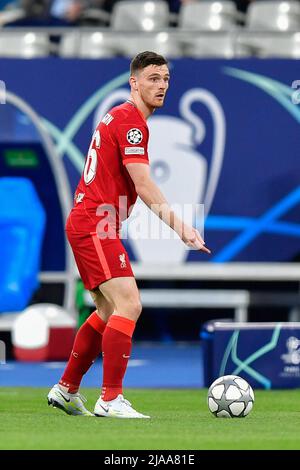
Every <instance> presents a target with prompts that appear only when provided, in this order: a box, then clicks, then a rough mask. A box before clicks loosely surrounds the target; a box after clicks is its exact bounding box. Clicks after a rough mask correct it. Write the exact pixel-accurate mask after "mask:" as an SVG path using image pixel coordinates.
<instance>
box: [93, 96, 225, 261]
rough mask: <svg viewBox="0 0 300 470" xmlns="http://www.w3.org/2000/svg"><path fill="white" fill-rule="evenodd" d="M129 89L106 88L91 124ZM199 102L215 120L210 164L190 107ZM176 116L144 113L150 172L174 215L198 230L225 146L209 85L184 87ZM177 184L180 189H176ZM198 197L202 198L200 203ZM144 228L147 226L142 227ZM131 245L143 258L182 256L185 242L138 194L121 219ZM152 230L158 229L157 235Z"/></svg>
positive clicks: (203, 131)
mask: <svg viewBox="0 0 300 470" xmlns="http://www.w3.org/2000/svg"><path fill="white" fill-rule="evenodd" d="M128 96H129V90H128V89H125V88H120V89H118V90H115V91H114V92H112V93H110V94H109V95H108V96H107V97H106V99H105V100H103V101H102V103H101V104H100V106H99V107H98V109H97V110H96V112H95V115H94V122H93V126H94V128H96V126H97V124H98V123H99V122H100V121H101V120H102V119H103V116H105V115H106V113H107V112H108V111H109V109H111V108H112V107H113V106H116V105H117V104H119V103H120V102H123V101H126V100H127V99H128ZM196 102H198V103H201V104H204V106H205V107H206V109H207V110H208V111H209V113H210V115H211V118H212V122H213V126H214V141H213V146H212V155H211V158H210V159H209V160H210V162H211V163H210V165H209V166H208V158H207V157H206V156H205V155H202V154H201V153H200V151H199V146H200V145H201V144H202V142H203V141H204V139H205V137H206V126H205V122H204V120H203V119H202V118H201V117H200V116H199V115H198V114H196V113H195V112H194V111H193V110H192V105H193V104H194V103H196ZM179 115H180V117H175V116H170V115H164V114H160V115H157V116H155V115H154V116H151V117H150V118H149V119H148V126H149V131H150V140H149V158H150V163H151V171H152V177H153V179H154V181H155V182H156V183H157V184H158V186H159V187H160V189H161V190H162V193H163V194H164V195H165V196H166V198H167V200H168V202H169V203H170V205H171V206H172V208H173V210H174V211H175V212H176V213H177V215H178V216H179V217H182V218H183V220H184V221H185V222H186V223H188V224H190V225H193V226H196V228H197V229H198V230H199V232H200V233H202V236H203V225H204V217H205V216H206V215H207V214H208V212H209V210H210V207H211V205H212V202H213V199H214V195H215V192H216V188H217V185H218V181H219V177H220V172H221V169H222V163H223V157H224V148H225V132H226V124H225V116H224V112H223V109H222V106H221V104H220V102H219V101H218V99H217V98H216V97H215V96H214V95H213V94H212V93H211V92H209V91H208V90H205V89H202V88H194V89H190V90H188V91H186V92H185V93H184V94H183V95H182V97H181V99H180V101H179ZM179 188H180V191H179ZM200 203H201V204H200ZM145 228H146V230H145ZM122 232H123V237H124V238H127V237H126V236H124V233H126V235H127V234H128V238H129V240H130V245H131V247H132V250H133V252H134V254H135V257H136V259H137V260H139V261H143V262H145V263H147V262H148V263H155V262H160V263H161V262H166V263H180V262H183V261H185V259H186V256H187V253H188V251H187V248H186V247H185V245H184V244H183V243H182V242H181V240H180V239H179V237H178V236H176V234H175V236H174V232H173V231H172V230H171V229H170V228H169V227H167V226H166V225H165V224H164V223H163V222H162V221H161V220H160V219H159V218H158V217H157V216H156V215H155V214H154V213H152V212H151V211H150V210H149V209H148V208H147V207H146V206H145V204H144V203H143V202H142V201H141V200H139V199H138V201H137V202H136V204H135V206H134V208H133V211H132V213H131V217H130V218H129V219H128V220H127V221H126V222H125V223H123V230H122ZM157 234H160V236H159V240H158V236H157Z"/></svg>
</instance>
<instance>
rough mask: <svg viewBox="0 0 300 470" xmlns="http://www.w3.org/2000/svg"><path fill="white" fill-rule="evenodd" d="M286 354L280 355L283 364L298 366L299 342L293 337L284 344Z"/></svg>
mask: <svg viewBox="0 0 300 470" xmlns="http://www.w3.org/2000/svg"><path fill="white" fill-rule="evenodd" d="M286 347H287V350H288V352H287V353H286V354H282V356H281V359H282V360H283V361H284V362H285V364H293V365H297V366H298V365H299V364H300V340H299V339H298V338H296V337H295V336H290V337H289V338H288V340H287V342H286Z"/></svg>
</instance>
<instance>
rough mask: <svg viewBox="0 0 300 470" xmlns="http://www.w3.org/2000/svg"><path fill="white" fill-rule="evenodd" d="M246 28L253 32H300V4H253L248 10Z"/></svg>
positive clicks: (293, 2)
mask: <svg viewBox="0 0 300 470" xmlns="http://www.w3.org/2000/svg"><path fill="white" fill-rule="evenodd" d="M246 28H247V29H248V30H251V31H279V32H280V31H299V28H300V3H299V2H295V1H291V2H278V1H275V2H273V1H259V2H252V3H250V5H249V8H248V10H247V16H246Z"/></svg>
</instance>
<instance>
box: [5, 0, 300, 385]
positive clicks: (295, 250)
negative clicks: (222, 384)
mask: <svg viewBox="0 0 300 470" xmlns="http://www.w3.org/2000/svg"><path fill="white" fill-rule="evenodd" d="M3 3H5V2H3ZM8 3H9V2H8ZM25 3H26V2H24V3H23V4H22V2H21V4H12V5H8V6H6V7H5V6H4V5H2V6H3V10H1V11H0V24H1V25H2V27H1V28H0V56H1V58H0V80H1V81H2V82H1V89H2V94H1V95H0V98H1V99H0V103H1V104H0V123H1V125H0V155H1V159H0V176H1V177H6V176H17V177H20V176H21V177H25V178H28V179H29V180H30V181H31V182H32V183H33V185H34V188H35V190H36V192H37V194H38V197H39V199H40V201H41V203H42V206H43V208H44V211H45V227H44V231H43V229H42V228H41V227H42V226H43V218H41V222H40V223H41V225H40V227H39V229H36V230H37V232H38V230H40V232H39V237H40V238H38V240H37V244H36V246H35V247H34V248H33V254H32V256H33V258H34V259H35V262H36V264H35V263H33V269H32V272H31V273H30V276H29V277H28V273H24V269H23V266H24V263H25V264H26V263H27V262H28V260H29V258H30V256H31V253H30V251H29V250H28V251H27V252H25V253H23V256H24V261H23V260H20V259H19V263H17V264H19V266H18V267H17V268H16V270H15V271H14V272H13V274H12V276H15V278H14V281H15V282H16V283H17V288H16V287H14V289H13V290H10V289H11V287H10V286H9V285H8V284H7V277H5V275H4V274H2V280H1V281H2V282H1V289H2V292H1V295H0V311H1V313H0V330H1V331H0V340H2V341H3V342H4V343H5V349H6V351H5V352H6V360H7V363H6V364H5V363H4V362H5V361H3V364H2V365H1V366H0V367H1V368H2V371H1V377H0V381H1V385H3V386H14V385H26V386H31V385H33V386H35V385H36V386H49V385H51V384H52V381H53V380H55V377H56V376H57V374H58V371H59V370H60V368H62V364H61V363H57V362H50V363H49V367H48V366H47V363H46V365H45V367H44V366H43V365H42V366H41V364H39V368H38V369H36V368H35V367H36V366H37V364H28V363H27V362H25V363H24V362H19V363H15V362H14V351H13V344H12V334H11V332H12V329H13V325H14V322H15V319H16V318H17V317H18V312H21V311H23V310H24V309H25V308H26V307H28V306H30V305H35V304H40V303H53V304H57V305H60V306H63V307H64V308H65V311H66V312H67V314H68V315H71V317H72V318H73V319H75V321H76V323H80V322H81V321H82V320H83V319H84V318H85V316H86V315H87V314H88V313H89V312H91V311H92V307H91V306H90V304H89V302H88V300H87V297H86V296H85V294H84V292H82V289H81V286H80V283H79V282H78V276H77V274H76V269H75V268H74V265H73V263H72V257H71V256H70V253H69V250H68V247H67V246H66V244H65V239H64V232H63V226H64V220H65V216H66V213H67V211H68V209H69V207H70V206H71V204H72V194H73V192H74V190H75V188H76V184H77V182H78V179H79V175H80V173H81V171H82V168H83V165H84V159H85V154H86V151H87V148H88V145H89V141H90V138H91V135H92V132H93V129H94V127H95V123H96V122H97V120H98V119H99V117H100V116H102V115H104V114H105V112H106V111H107V110H108V109H109V108H110V107H111V106H113V105H115V104H117V103H119V102H121V101H123V100H124V99H126V96H127V94H128V91H129V87H128V76H129V75H128V67H129V63H130V57H131V56H132V55H133V54H134V53H136V52H138V51H139V50H144V49H152V50H156V51H157V52H160V53H162V54H166V55H167V57H168V58H169V60H170V70H171V85H170V90H169V92H168V96H167V99H166V103H165V106H164V107H163V108H162V109H161V110H158V111H157V112H155V115H154V116H153V117H151V118H150V120H149V127H150V135H151V140H150V160H152V168H153V169H152V171H153V177H154V179H155V180H156V181H157V183H158V184H159V185H160V187H161V188H162V189H163V191H164V192H165V194H166V196H167V198H168V200H169V201H170V202H171V203H175V202H180V203H182V204H184V203H191V202H192V203H193V204H200V203H204V211H205V216H206V218H205V239H206V242H207V245H208V246H209V247H210V248H211V249H212V256H211V257H207V256H204V255H200V254H198V253H195V252H191V251H187V250H185V249H184V247H182V246H181V244H180V242H179V241H178V240H171V241H168V242H167V245H166V244H165V242H162V241H159V240H155V241H153V240H152V241H147V243H146V245H145V244H144V245H143V242H140V243H138V242H137V241H135V240H133V239H130V237H129V239H128V240H125V245H126V248H127V250H128V251H129V254H130V257H131V259H132V260H133V265H134V270H135V271H136V274H137V281H138V285H139V287H140V288H141V289H142V293H143V295H142V300H143V299H144V305H145V307H144V311H143V315H142V317H141V319H140V321H139V322H138V325H137V329H136V333H135V341H136V351H137V352H136V353H135V354H136V355H135V357H134V358H133V364H132V369H131V370H130V368H129V374H128V379H127V380H128V382H127V384H126V385H127V386H128V387H131V386H134V387H136V386H139V385H141V386H144V387H153V386H154V387H196V388H199V387H202V386H203V385H207V383H205V370H203V368H204V369H205V367H206V366H207V363H208V362H209V361H208V359H209V358H210V357H211V356H210V355H211V352H210V351H209V348H208V349H207V348H206V346H207V344H206V342H207V341H210V340H209V339H207V338H208V336H209V334H207V331H208V330H207V322H208V321H211V320H216V319H224V321H225V322H226V321H228V319H233V318H235V319H238V320H242V321H243V323H244V322H251V323H252V325H253V328H254V334H253V330H250V331H252V333H251V334H250V335H249V336H246V337H245V340H244V343H247V342H248V343H249V341H250V338H252V340H253V337H256V338H258V337H259V334H258V333H257V334H256V333H255V331H257V332H259V331H261V330H260V325H259V324H260V323H261V324H264V326H265V328H267V327H268V325H269V330H268V331H269V333H267V336H264V337H262V339H261V340H258V339H257V341H258V342H257V344H255V342H254V344H253V345H252V346H253V348H254V350H257V349H259V348H260V347H261V346H262V345H264V344H266V343H267V342H268V341H269V339H270V338H271V337H272V335H274V331H275V330H276V328H277V327H278V325H280V324H281V322H291V321H293V323H290V326H288V325H287V324H284V325H282V326H281V327H280V328H282V330H281V331H282V340H281V341H280V342H278V351H277V352H276V350H275V352H274V356H271V355H270V356H269V357H266V363H264V364H259V363H257V364H256V366H257V368H258V369H259V367H260V366H261V367H262V369H263V368H264V367H267V368H268V367H269V368H271V364H272V365H274V364H275V368H274V374H278V376H279V375H280V374H281V373H282V371H283V369H284V364H287V365H288V366H289V367H290V366H292V367H294V368H295V369H294V372H293V374H294V375H293V376H292V377H291V376H290V377H289V378H290V379H291V380H290V382H288V381H287V382H284V384H288V385H287V386H292V387H299V380H300V379H299V377H300V371H299V362H300V360H299V356H300V353H299V349H300V348H299V346H300V340H299V335H300V333H299V330H298V328H299V325H300V324H298V320H299V276H300V268H299V264H298V262H299V255H300V248H299V247H300V244H299V237H300V225H299V201H300V187H299V170H300V165H299V150H298V148H299V145H298V139H299V137H298V136H299V122H300V107H299V106H300V105H299V103H300V97H299V94H298V91H297V90H298V88H299V83H298V82H297V80H300V77H299V63H298V58H299V56H300V48H299V35H300V3H299V2H272V1H267V2H260V1H255V2H250V6H248V4H247V2H245V3H243V2H240V3H238V4H234V3H233V2H206V1H199V2H182V5H179V4H178V5H175V3H176V2H174V4H172V2H170V5H167V4H164V2H162V3H163V7H162V10H161V11H160V12H159V13H157V14H156V7H157V8H158V6H157V5H159V4H161V2H154V3H153V2H145V3H146V5H144V3H143V2H142V1H135V2H131V5H129V4H127V10H126V12H124V10H123V11H121V12H120V13H118V10H117V9H118V5H117V4H116V2H102V5H100V3H101V2H99V4H98V5H96V6H95V5H90V4H85V5H84V7H85V8H82V7H81V8H80V11H79V10H78V16H76V15H75V17H73V18H72V21H70V19H69V18H70V17H69V16H67V14H66V11H67V10H66V9H64V8H63V6H64V7H65V8H66V7H67V6H68V5H69V6H70V4H71V3H75V2H61V10H59V8H58V6H59V2H54V3H56V5H55V6H56V8H58V9H57V10H54V5H52V8H53V9H52V10H51V15H50V13H49V8H48V7H47V8H46V10H45V11H46V13H45V14H44V15H40V13H39V15H40V16H38V15H35V16H34V15H33V14H31V16H29V17H28V11H27V10H26V8H27V6H26V5H25ZM27 3H33V4H35V5H36V6H37V5H40V4H43V2H27ZM46 3H47V2H46ZM77 3H78V2H77ZM121 3H122V4H123V7H124V5H125V6H126V2H125V1H124V2H120V4H121ZM178 3H180V2H178ZM108 4H109V5H108ZM147 5H148V6H147ZM151 5H152V7H151ZM193 5H194V6H195V5H196V7H199V8H200V7H202V10H199V11H198V10H195V12H194V13H193V9H192V8H193ZM42 6H43V7H45V4H44V5H42ZM48 6H49V5H48ZM16 7H17V8H16ZM22 7H23V10H22ZM4 8H5V9H4ZM169 8H170V9H171V12H170V10H169ZM260 8H262V9H261V10H260ZM264 8H265V10H264ZM189 9H190V10H189ZM256 10H257V11H256ZM39 11H41V10H39ZM24 12H25V13H24ZM55 12H56V13H55ZM58 12H59V13H58ZM165 12H166V14H165ZM54 13H55V15H56V16H55V15H54ZM26 15H27V16H26ZM118 15H119V17H118ZM120 15H121V20H120ZM143 15H144V16H143ZM28 18H29V19H28ZM53 18H56V20H54V19H53ZM118 18H119V19H118ZM120 21H121V23H120ZM147 21H148V22H147ZM64 22H65V23H66V24H64ZM151 22H152V23H151ZM120 24H121V26H120ZM9 26H11V27H9ZM24 28H25V29H24ZM4 91H5V93H4ZM14 194H15V195H16V198H15V199H16V201H15V205H14V211H15V214H16V217H18V215H19V217H20V220H21V219H22V211H23V210H26V206H24V207H23V208H22V204H20V200H18V197H20V196H19V195H18V193H17V192H16V193H14V190H12V192H11V193H10V196H11V197H10V198H9V199H10V200H13V199H14V197H13V196H14ZM1 200H3V201H5V200H6V201H8V198H7V192H5V187H4V190H3V192H2V193H1ZM3 206H5V207H6V203H5V204H4V205H3ZM2 212H3V214H2V217H3V219H2V223H1V211H0V227H1V230H2V235H1V236H2V239H1V241H2V247H1V249H0V253H1V258H2V259H3V265H4V267H5V266H6V265H5V263H6V262H7V263H8V262H9V256H7V253H8V252H9V247H8V241H7V240H8V238H7V233H6V230H7V220H6V219H5V217H7V213H6V212H5V211H4V210H3V211H2ZM34 217H35V216H34V213H33V214H32V220H34ZM28 218H30V217H29V216H28ZM9 223H11V220H10V222H9ZM16 223H17V222H16V219H14V220H13V224H16ZM19 223H20V221H19ZM22 223H23V222H22ZM24 224H25V225H24V226H26V230H29V233H30V230H31V229H30V227H31V228H32V227H33V225H30V223H25V222H24ZM31 224H33V222H31ZM144 243H145V242H144ZM39 244H41V245H39ZM39 246H40V249H39ZM166 246H168V248H166ZM20 253H22V251H21V252H20ZM25 260H26V261H25ZM37 261H39V262H38V263H37ZM29 264H30V263H29ZM3 271H5V269H4V270H3ZM7 271H9V272H11V271H10V267H9V266H8V265H7ZM25 274H26V275H25ZM29 278H30V279H29ZM11 280H12V278H9V281H10V282H11ZM159 293H160V294H161V295H160V294H159ZM201 293H202V294H203V295H202V296H201ZM178 294H179V297H178ZM205 295H207V296H208V298H206V297H205ZM239 296H240V297H241V298H242V300H240V301H238V300H236V299H237V297H239ZM254 322H255V323H254ZM263 322H264V323H263ZM251 323H249V325H248V326H249V327H251ZM73 327H74V324H73V326H72V328H73ZM231 328H232V330H231V331H233V332H234V331H237V328H238V327H234V325H231ZM285 328H286V329H287V330H286V331H285ZM255 329H256V330H255ZM274 329H275V330H274ZM246 330H247V328H246ZM201 331H202V337H201V338H200V332H201ZM238 331H240V329H238ZM246 332H247V331H246ZM245 334H246V333H245ZM268 335H269V336H268ZM291 335H292V337H293V338H296V339H297V340H298V341H299V342H298V343H296V346H295V348H294V350H293V349H288V347H287V344H288V343H287V341H288V339H289V338H290V337H291ZM231 338H232V337H231ZM60 341H61V340H60ZM153 341H154V342H155V344H153V343H152V342H153ZM259 341H261V342H259ZM2 344H3V343H2ZM227 344H228V338H226V339H225V340H224V343H222V345H223V346H222V347H223V350H221V351H218V352H217V358H218V359H217V360H218V362H219V363H220V362H222V359H221V358H222V354H223V352H224V349H225V348H226V345H227ZM203 346H204V348H203ZM240 347H241V349H240V350H239V353H240V354H241V356H243V354H244V355H245V358H246V357H247V354H250V353H251V347H250V351H246V352H245V351H243V349H242V346H240ZM222 351H223V352H222ZM292 353H294V356H293V358H292ZM220 354H221V356H220ZM289 354H290V356H289ZM283 355H286V356H288V357H287V359H282V356H283ZM65 359H66V358H65V357H57V358H56V359H55V360H56V361H57V360H58V361H64V360H65ZM134 361H136V362H135V363H134ZM139 361H140V363H141V365H143V366H144V367H145V369H144V372H143V373H142V374H143V375H144V378H141V373H140V374H139V375H138V377H136V376H135V375H134V374H133V372H132V371H133V369H134V368H135V366H136V368H137V369H138V367H139ZM143 361H144V362H143ZM159 362H161V364H160V366H159ZM55 364H57V365H55ZM188 365H190V367H188ZM159 367H161V368H160V369H159ZM228 367H231V370H230V371H231V372H232V370H234V365H228ZM157 368H158V369H159V371H157ZM258 369H257V370H258ZM217 370H218V371H220V368H219V365H218V366H217V368H216V369H214V372H212V371H209V373H210V374H212V376H210V375H209V380H210V379H212V378H214V377H213V374H214V373H216V371H217ZM275 370H276V371H275ZM10 371H11V372H10ZM37 371H38V372H37ZM230 371H229V370H228V372H230ZM98 372H99V371H94V372H91V373H89V374H90V376H89V380H87V382H86V385H87V386H97V385H98V383H99V377H98ZM206 372H207V371H206ZM243 374H244V377H245V378H246V379H247V380H250V381H251V380H252V381H253V382H254V385H255V387H262V388H270V387H272V380H273V386H275V388H278V386H280V385H282V382H280V381H279V382H276V380H277V379H276V378H275V375H274V377H272V379H271V385H270V384H269V385H268V384H267V383H266V381H265V382H264V381H263V380H256V379H255V378H254V375H253V374H252V375H251V374H249V371H247V369H246V367H245V368H244V370H243V369H242V373H241V375H243ZM270 375H271V372H270ZM33 377H35V378H34V379H33ZM36 377H38V379H37V381H36ZM153 377H156V378H155V379H153ZM276 377H277V376H276ZM207 380H208V379H207ZM276 384H277V386H276ZM278 384H279V385H278Z"/></svg>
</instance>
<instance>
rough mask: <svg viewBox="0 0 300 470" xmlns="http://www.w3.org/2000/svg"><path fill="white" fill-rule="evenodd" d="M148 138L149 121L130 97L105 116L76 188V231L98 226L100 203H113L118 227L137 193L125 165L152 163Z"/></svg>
mask: <svg viewBox="0 0 300 470" xmlns="http://www.w3.org/2000/svg"><path fill="white" fill-rule="evenodd" d="M148 139H149V130H148V126H147V123H146V121H145V119H144V117H143V115H142V114H141V112H140V111H139V110H138V108H137V107H136V106H135V105H134V104H133V103H132V102H131V101H127V102H126V103H123V104H122V105H120V106H116V107H115V108H113V109H111V110H110V111H109V112H108V113H107V114H106V115H105V116H104V118H103V119H102V121H101V122H100V124H99V125H98V126H97V128H96V130H95V132H94V135H93V138H92V141H91V145H90V148H89V151H88V155H87V157H86V161H85V166H84V170H83V174H82V176H81V179H80V182H79V184H78V186H77V189H76V192H75V203H74V207H73V209H72V212H71V221H70V222H71V226H72V227H73V228H74V229H75V230H76V231H90V230H95V226H96V224H97V222H99V220H100V218H101V210H100V211H99V209H98V208H99V206H100V208H101V207H103V206H106V205H109V206H113V208H114V210H115V211H116V214H117V220H116V225H117V227H118V228H119V223H118V221H119V220H125V219H126V218H127V217H128V215H129V208H130V207H131V206H132V205H133V204H134V203H135V201H136V199H137V193H136V190H135V187H134V183H133V181H132V179H131V178H130V175H129V173H128V171H127V170H126V165H127V164H128V163H146V164H149V160H148ZM120 197H121V199H120ZM97 209H98V215H97V214H96V212H97Z"/></svg>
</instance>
